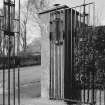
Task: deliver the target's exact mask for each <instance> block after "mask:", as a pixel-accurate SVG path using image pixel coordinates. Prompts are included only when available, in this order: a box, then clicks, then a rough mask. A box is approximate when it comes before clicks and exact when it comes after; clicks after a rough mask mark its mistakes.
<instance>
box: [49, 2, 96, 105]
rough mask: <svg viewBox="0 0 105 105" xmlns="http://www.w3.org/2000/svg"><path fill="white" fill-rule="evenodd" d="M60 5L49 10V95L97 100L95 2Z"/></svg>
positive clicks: (72, 100) (74, 101)
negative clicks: (94, 45) (94, 38)
mask: <svg viewBox="0 0 105 105" xmlns="http://www.w3.org/2000/svg"><path fill="white" fill-rule="evenodd" d="M58 7H59V6H58ZM58 7H57V8H56V9H55V10H54V11H51V12H50V98H51V99H58V100H65V101H67V102H68V103H69V104H95V103H96V98H97V97H95V96H96V94H95V93H97V92H96V90H97V89H95V64H94V63H95V62H94V50H93V49H92V48H91V45H90V43H91V42H92V36H93V34H94V20H95V17H94V16H95V15H94V13H95V5H94V3H89V4H85V3H84V4H83V5H80V6H76V7H72V8H68V7H64V8H58ZM96 104H97V103H96Z"/></svg>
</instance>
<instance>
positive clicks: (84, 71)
mask: <svg viewBox="0 0 105 105" xmlns="http://www.w3.org/2000/svg"><path fill="white" fill-rule="evenodd" d="M84 39H85V0H84V5H83V41H84ZM84 43H85V42H84ZM84 43H83V50H84V54H83V70H84V71H83V74H84V78H85V46H84ZM83 91H84V102H85V95H86V94H85V81H84V89H83Z"/></svg>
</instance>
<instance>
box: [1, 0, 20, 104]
mask: <svg viewBox="0 0 105 105" xmlns="http://www.w3.org/2000/svg"><path fill="white" fill-rule="evenodd" d="M17 15H18V16H16V13H15V0H4V1H3V10H2V13H1V16H0V89H1V91H2V93H0V104H1V105H15V104H16V105H20V68H19V51H20V41H19V38H20V0H19V9H18V12H17ZM16 17H17V18H16Z"/></svg>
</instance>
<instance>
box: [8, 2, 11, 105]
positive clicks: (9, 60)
mask: <svg viewBox="0 0 105 105" xmlns="http://www.w3.org/2000/svg"><path fill="white" fill-rule="evenodd" d="M10 3H11V2H10V0H8V37H9V47H8V105H10V63H11V62H10V53H11V52H10V45H11V42H10V41H11V38H10Z"/></svg>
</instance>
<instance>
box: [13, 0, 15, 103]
mask: <svg viewBox="0 0 105 105" xmlns="http://www.w3.org/2000/svg"><path fill="white" fill-rule="evenodd" d="M13 19H15V0H14V7H13ZM13 22H14V21H13ZM13 29H14V23H13ZM13 43H14V47H13V104H14V105H15V33H14V42H13Z"/></svg>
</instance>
